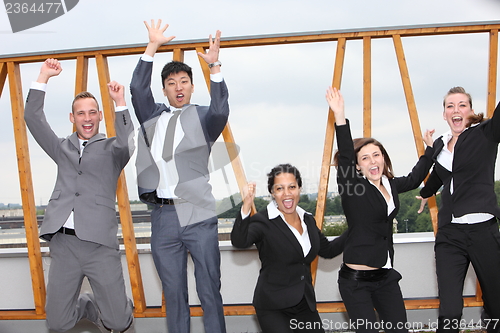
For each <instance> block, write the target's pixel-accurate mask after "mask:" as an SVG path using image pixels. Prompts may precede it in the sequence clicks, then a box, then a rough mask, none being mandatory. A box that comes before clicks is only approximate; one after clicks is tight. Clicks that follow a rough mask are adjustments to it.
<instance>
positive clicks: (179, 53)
mask: <svg viewBox="0 0 500 333" xmlns="http://www.w3.org/2000/svg"><path fill="white" fill-rule="evenodd" d="M499 28H500V21H495V22H485V23H470V24H461V25H460V24H454V25H453V24H441V25H424V26H412V27H401V28H394V27H391V28H378V29H362V30H342V31H327V32H317V33H314V32H313V33H298V34H282V35H273V36H253V37H247V38H227V39H223V40H222V41H221V48H235V47H249V46H265V45H280V44H294V43H316V42H336V43H337V52H336V57H335V65H334V74H333V78H332V85H333V86H334V87H337V88H340V85H341V82H342V70H343V66H344V57H345V49H346V46H347V41H349V40H362V41H363V65H364V66H363V119H364V120H363V134H364V135H365V136H370V135H371V43H372V40H373V39H377V38H391V39H392V40H393V43H394V47H395V52H396V57H397V61H398V64H399V69H400V73H401V79H402V84H403V88H404V93H405V97H406V103H407V106H408V112H409V117H410V121H411V124H412V130H413V135H414V138H415V145H416V150H417V153H418V154H422V153H423V150H424V148H423V144H422V140H421V130H420V123H419V120H418V113H417V110H416V106H415V101H414V96H413V92H412V88H411V81H410V75H409V72H408V68H407V65H406V60H405V57H404V50H403V43H402V39H403V38H404V37H410V36H411V37H415V36H430V35H448V34H471V33H488V34H489V36H490V39H489V45H490V51H489V71H488V95H487V109H488V111H489V114H488V115H489V116H491V112H492V111H493V107H494V105H495V103H496V88H497V82H496V81H497V67H498V30H499ZM206 47H207V42H206V40H203V41H187V42H182V41H181V42H171V43H169V44H167V45H164V46H162V47H161V48H160V49H159V52H172V53H173V58H174V59H175V60H180V61H182V60H183V58H184V52H185V51H193V50H195V51H198V52H204V50H205V48H206ZM144 49H145V45H144V44H141V45H129V46H123V47H114V48H93V49H91V48H89V49H85V50H79V51H74V52H73V51H53V52H46V53H40V54H27V55H23V56H20V55H14V56H8V55H7V56H1V57H0V94H1V93H2V91H3V87H4V85H5V82H6V80H7V77H8V80H9V81H8V82H9V87H10V101H11V107H12V119H13V127H14V136H15V142H16V154H17V159H18V169H19V178H20V187H21V196H22V204H23V210H24V217H25V227H26V238H27V243H28V244H27V246H28V258H29V264H30V272H31V277H32V286H33V295H34V304H35V309H34V310H26V311H0V319H42V318H44V317H45V309H44V305H45V283H44V276H43V267H42V259H41V252H40V242H39V238H38V228H37V221H36V207H35V200H34V196H33V183H32V178H31V167H30V158H29V151H28V139H27V133H26V125H25V123H24V119H23V114H24V104H23V93H22V88H21V87H22V85H21V83H22V82H21V75H20V70H19V66H20V64H23V63H32V62H42V61H44V60H45V59H46V58H47V57H49V56H50V57H53V58H58V59H59V60H68V59H76V80H75V93H77V92H80V91H82V90H86V88H87V80H88V70H89V66H88V60H89V59H90V58H95V59H96V67H97V71H98V80H99V85H100V89H101V96H102V99H103V108H104V114H105V117H106V129H107V132H108V135H110V136H111V135H114V133H115V132H114V128H113V121H112V120H113V117H114V112H113V111H114V107H113V103H112V101H111V100H110V98H109V96H108V94H107V90H106V89H107V88H106V83H107V82H108V80H109V68H108V59H109V58H112V57H114V56H123V55H133V54H141V53H143V52H144ZM200 66H201V68H202V71H203V74H204V77H205V81H206V83H207V86H208V87H209V89H210V80H209V70H208V67H207V66H206V64H205V63H204V62H203V61H200ZM334 122H335V119H334V116H333V113H332V112H330V111H328V121H327V126H326V133H325V142H324V149H323V159H322V164H321V171H320V180H319V188H318V201H317V208H316V221H317V224H318V227H319V228H321V227H322V225H323V217H324V216H323V215H324V212H325V205H326V196H327V191H328V181H329V177H330V169H331V160H332V151H333V143H334ZM222 134H223V138H224V140H225V142H226V143H227V145H226V146H227V148H228V154H229V156H230V159H231V163H232V167H233V169H234V174H235V176H236V180H237V183H238V187H239V189H240V191H241V190H242V188H243V186H245V184H246V177H245V172H244V169H243V165H242V163H241V161H240V159H239V157H238V152H237V151H236V150H235V149H234V147H235V145H234V143H235V140H234V136H233V134H232V131H231V128H230V125H229V124H228V125H227V126H226V128H225V129H224V131H223V133H222ZM117 200H118V206H119V211H120V219H121V224H122V229H123V238H124V244H125V249H126V250H125V252H126V257H127V263H128V270H129V275H130V282H131V289H132V294H133V298H134V304H135V313H134V314H135V316H136V317H157V316H165V307H164V306H162V307H150V308H148V307H147V304H146V301H145V296H144V288H143V284H142V277H141V271H140V266H139V259H138V253H137V247H136V243H135V237H134V233H133V226H132V218H131V213H130V205H129V202H128V193H127V186H126V182H125V177H124V175H123V173H122V175H121V176H120V179H119V183H118V188H117ZM430 209H431V216H432V220H433V225H434V229H435V230H436V227H437V208H436V204H435V200H431V201H430ZM254 211H255V208H254ZM316 270H317V260H316V261H315V262H314V263H313V265H312V274H313V280H315V278H316ZM405 304H406V307H407V309H427V308H437V307H438V304H439V301H438V300H437V299H435V298H433V299H424V300H406V301H405ZM464 304H465V306H481V305H482V302H481V291H480V289H479V288H478V291H477V294H476V295H475V297H466V298H464ZM318 309H319V311H320V312H342V311H345V308H344V307H343V304H342V303H341V302H333V303H319V304H318ZM224 311H225V315H228V316H230V315H249V314H254V313H255V312H254V309H253V307H252V306H251V305H238V306H225V307H224ZM191 314H192V315H193V316H200V315H201V314H202V310H201V308H200V307H199V306H194V307H192V308H191Z"/></svg>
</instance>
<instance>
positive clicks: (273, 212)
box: [267, 201, 310, 221]
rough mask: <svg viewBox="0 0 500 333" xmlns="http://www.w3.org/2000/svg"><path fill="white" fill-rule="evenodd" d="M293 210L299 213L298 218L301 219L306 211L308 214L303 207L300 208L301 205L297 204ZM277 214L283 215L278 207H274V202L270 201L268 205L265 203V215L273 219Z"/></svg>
mask: <svg viewBox="0 0 500 333" xmlns="http://www.w3.org/2000/svg"><path fill="white" fill-rule="evenodd" d="M295 211H296V212H297V214H299V217H300V219H301V220H302V221H303V220H304V215H305V214H306V213H307V214H310V213H308V212H306V211H305V210H304V209H302V207H300V206H298V205H297V207H296V208H295ZM278 216H283V213H281V212H280V211H279V210H278V207H276V204H275V203H274V201H271V202H270V203H269V204H268V205H267V217H269V219H270V220H272V219H275V218H277V217H278Z"/></svg>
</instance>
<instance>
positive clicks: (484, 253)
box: [434, 219, 500, 332]
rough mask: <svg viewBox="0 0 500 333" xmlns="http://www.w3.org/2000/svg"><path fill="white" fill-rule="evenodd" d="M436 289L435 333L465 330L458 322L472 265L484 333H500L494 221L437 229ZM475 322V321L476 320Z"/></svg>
mask: <svg viewBox="0 0 500 333" xmlns="http://www.w3.org/2000/svg"><path fill="white" fill-rule="evenodd" d="M434 250H435V253H436V273H437V281H438V288H439V300H440V305H439V318H438V330H437V332H458V331H459V330H460V329H468V328H469V327H464V325H465V326H467V325H468V324H469V323H464V322H461V318H462V309H463V296H462V293H463V288H464V280H465V276H466V274H467V269H468V268H469V264H470V263H472V266H473V267H474V271H475V272H476V275H477V278H478V280H479V284H480V285H481V290H482V292H483V302H484V310H485V311H486V314H487V316H488V317H489V318H490V319H491V320H490V321H488V320H487V321H486V322H485V323H486V324H487V330H488V332H500V322H499V320H500V233H499V231H498V224H497V222H496V219H492V220H490V221H487V222H482V223H476V224H456V223H450V224H447V225H445V226H443V227H441V228H439V230H438V233H437V235H436V243H435V246H434ZM477 321H479V318H478V319H477Z"/></svg>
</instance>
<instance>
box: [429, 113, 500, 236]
mask: <svg viewBox="0 0 500 333" xmlns="http://www.w3.org/2000/svg"><path fill="white" fill-rule="evenodd" d="M499 108H500V103H499V104H498V105H497V107H496V109H495V112H494V114H493V117H492V118H491V119H489V120H486V121H483V122H482V123H481V124H479V125H476V126H472V127H469V128H467V129H466V130H465V131H463V132H462V133H461V134H460V135H459V137H458V140H457V143H456V144H455V147H454V156H453V165H452V169H453V171H452V172H450V171H448V170H447V169H446V168H445V167H443V166H442V165H441V164H439V163H438V162H437V157H438V155H439V153H440V152H441V150H442V149H443V147H444V143H443V140H442V137H439V138H438V139H436V141H434V147H435V149H434V155H433V156H432V158H433V160H434V161H435V162H436V163H435V164H434V170H433V171H432V173H431V176H430V177H429V179H428V181H427V183H426V185H425V187H424V188H422V190H420V195H421V196H422V197H423V198H428V197H430V196H432V195H433V194H434V193H436V192H437V191H438V190H439V188H440V187H441V186H442V185H444V188H443V190H442V192H441V207H440V208H439V214H438V221H439V222H438V226H439V227H442V226H444V225H447V224H448V223H451V219H452V214H453V215H454V216H456V217H460V216H463V215H465V214H470V213H490V214H492V215H495V216H496V217H498V218H500V208H499V207H498V204H497V197H496V195H495V189H494V187H495V162H496V159H497V152H498V143H499V142H500V111H499ZM452 178H453V194H451V192H450V185H451V179H452Z"/></svg>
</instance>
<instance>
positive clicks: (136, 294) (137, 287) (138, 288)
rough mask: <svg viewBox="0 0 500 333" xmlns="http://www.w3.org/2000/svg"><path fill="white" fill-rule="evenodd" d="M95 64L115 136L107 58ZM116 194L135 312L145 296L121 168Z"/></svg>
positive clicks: (109, 130) (110, 130) (108, 128)
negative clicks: (108, 85) (108, 84)
mask: <svg viewBox="0 0 500 333" xmlns="http://www.w3.org/2000/svg"><path fill="white" fill-rule="evenodd" d="M96 66H97V73H98V77H99V86H100V88H101V98H102V105H103V109H104V117H105V119H106V132H107V134H108V137H113V136H116V131H115V127H114V126H115V125H114V120H115V107H114V102H113V100H112V99H111V96H110V95H109V92H108V87H107V83H108V82H110V81H111V79H110V75H109V68H108V61H107V58H106V57H104V56H102V55H99V54H98V55H97V56H96ZM116 196H117V200H118V211H119V212H120V221H121V225H122V233H123V243H124V246H125V254H126V256H127V264H128V272H129V277H130V286H131V289H132V296H133V299H134V307H135V311H136V312H137V313H141V312H143V311H144V310H145V309H146V297H145V295H144V286H143V283H142V274H141V267H140V264H139V255H138V252H137V244H136V241H135V233H134V225H133V220H132V213H131V211H130V202H129V199H128V190H127V182H126V179H125V173H124V171H123V170H122V172H121V174H120V177H119V178H118V183H117V189H116Z"/></svg>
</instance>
